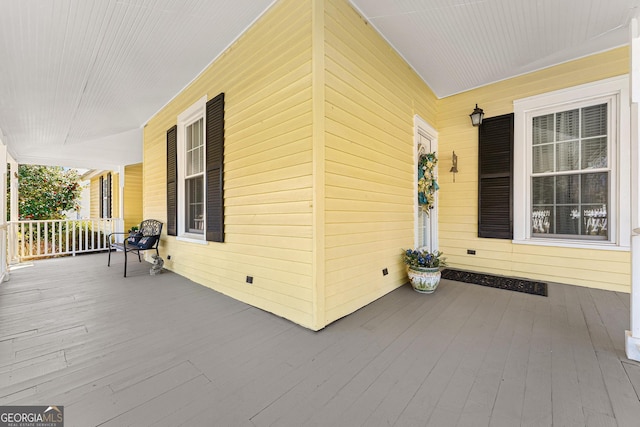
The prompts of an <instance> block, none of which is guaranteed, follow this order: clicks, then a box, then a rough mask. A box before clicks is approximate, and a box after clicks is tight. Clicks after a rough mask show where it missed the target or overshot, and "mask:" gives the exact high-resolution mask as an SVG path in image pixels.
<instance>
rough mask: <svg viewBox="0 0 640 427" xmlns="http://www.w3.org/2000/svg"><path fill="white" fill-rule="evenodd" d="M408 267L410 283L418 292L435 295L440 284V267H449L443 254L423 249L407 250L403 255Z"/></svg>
mask: <svg viewBox="0 0 640 427" xmlns="http://www.w3.org/2000/svg"><path fill="white" fill-rule="evenodd" d="M402 261H403V262H404V263H405V264H406V265H407V276H408V277H409V282H411V286H412V287H413V289H414V290H415V291H416V292H420V293H422V294H430V293H433V292H434V291H435V290H436V288H437V287H438V284H439V283H440V276H441V274H440V267H444V266H445V265H447V263H446V261H445V258H444V257H443V256H442V252H440V251H435V252H429V251H426V250H423V249H407V250H405V251H404V252H403V254H402Z"/></svg>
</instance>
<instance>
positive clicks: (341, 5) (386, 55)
mask: <svg viewBox="0 0 640 427" xmlns="http://www.w3.org/2000/svg"><path fill="white" fill-rule="evenodd" d="M324 24H325V29H326V33H325V41H326V43H325V45H324V49H325V67H326V74H325V85H326V86H325V96H326V100H325V113H326V118H325V127H326V134H325V160H326V162H325V168H326V170H325V176H324V179H325V196H326V201H325V204H326V206H325V209H326V214H325V221H326V224H325V230H326V231H325V247H326V249H325V257H326V261H325V268H326V280H325V282H326V286H325V297H326V323H330V322H331V321H334V320H336V319H338V318H340V317H342V316H345V315H346V314H349V313H351V312H353V311H354V310H357V309H358V308H360V307H362V306H364V305H365V304H367V303H369V302H371V301H373V300H375V299H377V298H379V297H380V296H382V295H384V294H386V293H388V292H389V291H391V290H393V289H395V288H397V287H398V286H400V285H402V284H404V283H406V281H407V277H406V272H405V269H404V266H403V265H402V263H401V262H400V253H401V248H407V247H411V246H412V245H413V239H414V197H415V190H414V179H415V178H414V174H415V169H414V157H413V156H414V124H413V118H414V115H415V114H418V115H420V116H421V117H422V118H423V119H424V120H425V121H427V122H428V123H429V124H431V125H432V126H433V127H436V124H437V123H436V103H437V100H436V97H435V95H434V94H433V93H432V92H431V90H430V89H429V88H428V87H427V86H426V84H425V83H424V82H423V81H422V80H421V79H420V78H419V77H418V76H417V75H416V74H415V72H414V71H413V70H412V69H411V68H410V67H409V66H408V65H407V64H406V62H404V60H402V58H400V57H399V56H398V54H397V53H396V52H395V51H394V50H393V49H392V48H391V47H390V46H389V45H388V44H387V42H385V41H384V40H383V39H382V38H381V37H380V35H379V34H378V33H377V32H376V31H375V30H373V29H372V28H371V26H370V25H368V24H367V23H366V22H365V21H364V20H363V19H362V18H361V17H360V16H359V15H358V14H357V13H356V11H355V10H354V9H353V8H352V7H351V6H350V5H349V4H348V3H347V2H346V1H343V0H329V1H327V2H326V15H325V22H324ZM384 268H387V269H388V271H389V275H387V276H383V274H382V270H383V269H384Z"/></svg>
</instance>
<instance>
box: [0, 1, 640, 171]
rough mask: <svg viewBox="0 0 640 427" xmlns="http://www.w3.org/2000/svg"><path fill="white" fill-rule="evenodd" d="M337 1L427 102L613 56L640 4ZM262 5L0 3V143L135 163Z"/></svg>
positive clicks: (15, 150) (106, 164) (55, 157)
mask: <svg viewBox="0 0 640 427" xmlns="http://www.w3.org/2000/svg"><path fill="white" fill-rule="evenodd" d="M300 1H310V0H300ZM350 1H351V3H352V4H353V5H354V7H355V8H356V9H357V10H359V11H360V13H361V14H362V15H363V16H364V17H365V19H367V20H368V21H369V22H370V23H371V24H372V25H373V26H374V27H375V28H376V29H377V30H378V31H379V32H380V33H381V34H382V35H383V37H385V38H386V39H387V40H388V41H389V43H390V44H391V45H392V46H393V47H394V48H395V49H396V50H397V51H398V52H399V53H400V54H401V55H402V56H403V57H404V58H405V59H406V60H407V61H408V62H409V63H410V64H411V66H412V67H413V68H414V69H415V70H416V71H417V72H418V74H419V75H420V76H422V78H423V79H424V81H425V82H426V83H427V84H428V85H429V86H430V87H431V88H432V89H433V91H434V92H435V93H436V95H438V96H439V97H446V96H449V95H451V94H455V93H458V92H462V91H465V90H468V89H470V88H474V87H478V86H482V85H485V84H488V83H491V82H494V81H498V80H502V79H505V78H509V77H512V76H514V75H519V74H523V73H527V72H530V71H533V70H537V69H540V68H544V67H548V66H551V65H554V64H558V63H561V62H565V61H568V60H571V59H575V58H578V57H582V56H585V55H589V54H591V53H595V52H599V51H603V50H607V49H611V48H614V47H617V46H620V45H624V44H626V43H627V41H628V31H629V30H628V25H629V21H630V19H631V18H632V17H633V16H635V15H636V13H638V10H639V9H638V7H639V6H640V0H350ZM272 3H273V0H0V58H2V63H1V65H0V138H1V139H2V141H3V142H4V143H5V144H7V145H8V147H9V150H10V152H11V153H12V155H13V156H14V157H15V158H16V159H17V160H18V161H19V162H21V163H40V164H57V165H63V166H77V167H87V168H113V167H115V166H117V165H121V164H128V163H134V162H137V161H140V160H141V133H142V130H141V127H142V126H143V125H144V123H145V122H146V121H147V120H148V119H149V118H151V117H152V116H153V114H155V113H156V112H157V111H158V110H159V109H160V108H162V106H163V105H165V104H166V103H167V102H168V101H169V100H170V99H171V98H172V97H174V96H175V95H176V94H177V93H178V92H180V90H181V89H182V88H184V87H185V86H186V85H187V84H188V83H189V82H190V81H192V80H193V79H194V78H195V77H196V76H197V75H198V73H200V72H201V71H202V70H203V69H204V68H205V67H206V66H207V65H208V64H209V63H211V62H212V61H213V60H214V59H215V58H216V57H217V56H218V55H220V54H221V53H222V52H223V51H224V50H225V48H226V47H227V46H229V45H230V44H231V43H232V42H233V41H234V40H235V39H237V37H238V36H239V35H240V34H242V32H244V31H245V30H246V28H247V27H249V26H250V25H251V24H252V23H253V22H254V21H255V20H256V19H258V18H259V17H260V15H261V14H263V13H264V12H265V10H267V9H268V8H269V7H270V6H271V4H272Z"/></svg>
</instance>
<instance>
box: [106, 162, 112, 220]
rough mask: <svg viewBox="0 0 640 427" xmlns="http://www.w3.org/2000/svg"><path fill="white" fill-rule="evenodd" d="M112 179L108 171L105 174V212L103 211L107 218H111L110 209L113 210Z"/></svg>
mask: <svg viewBox="0 0 640 427" xmlns="http://www.w3.org/2000/svg"><path fill="white" fill-rule="evenodd" d="M112 183H113V181H112V180H111V172H109V173H108V174H107V212H105V217H107V218H112V211H113V205H112V203H111V202H112V200H113V199H112V196H111V194H112V189H111V188H112V187H111V185H112Z"/></svg>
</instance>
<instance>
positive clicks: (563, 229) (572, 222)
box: [555, 205, 581, 236]
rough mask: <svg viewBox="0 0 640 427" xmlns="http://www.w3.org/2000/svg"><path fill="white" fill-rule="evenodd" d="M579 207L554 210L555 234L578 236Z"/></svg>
mask: <svg viewBox="0 0 640 427" xmlns="http://www.w3.org/2000/svg"><path fill="white" fill-rule="evenodd" d="M580 229H581V225H580V206H578V205H566V206H558V207H557V209H556V231H555V232H556V234H568V235H576V236H577V235H579V234H580Z"/></svg>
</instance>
